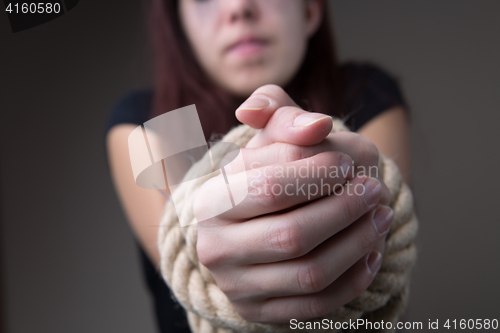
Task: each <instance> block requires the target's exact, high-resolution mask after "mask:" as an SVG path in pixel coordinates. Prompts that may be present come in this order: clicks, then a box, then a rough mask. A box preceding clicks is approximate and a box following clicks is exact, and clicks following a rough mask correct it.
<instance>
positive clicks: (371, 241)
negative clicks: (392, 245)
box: [356, 222, 378, 253]
mask: <svg viewBox="0 0 500 333" xmlns="http://www.w3.org/2000/svg"><path fill="white" fill-rule="evenodd" d="M370 224H371V225H372V226H373V223H371V222H370ZM374 229H375V227H373V228H372V227H370V229H369V230H361V231H360V232H358V233H356V238H357V243H358V246H359V249H360V250H361V251H362V252H365V253H367V252H369V251H370V250H371V249H372V248H373V247H374V246H375V244H376V242H377V240H378V236H377V235H376V231H375V230H374Z"/></svg>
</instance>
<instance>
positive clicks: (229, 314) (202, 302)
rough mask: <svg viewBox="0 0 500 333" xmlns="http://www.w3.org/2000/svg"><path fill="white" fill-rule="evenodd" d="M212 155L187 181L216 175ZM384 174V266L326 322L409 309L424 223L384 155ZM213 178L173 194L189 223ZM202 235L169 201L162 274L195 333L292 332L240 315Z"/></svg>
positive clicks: (240, 138)
mask: <svg viewBox="0 0 500 333" xmlns="http://www.w3.org/2000/svg"><path fill="white" fill-rule="evenodd" d="M345 130H348V129H347V128H346V127H345V126H344V125H343V123H342V122H341V121H340V120H334V129H333V130H332V132H337V131H345ZM256 133H257V131H256V130H254V129H252V128H250V127H249V126H247V125H240V126H239V127H236V128H234V129H233V130H231V131H230V132H229V133H228V134H227V135H226V136H225V137H224V138H223V139H222V141H224V142H233V143H236V144H238V145H239V146H240V147H245V145H246V144H247V143H248V141H250V139H251V138H252V137H253V136H254V135H255V134H256ZM219 148H220V147H217V145H215V146H214V147H213V148H212V156H213V159H214V164H215V163H217V165H218V164H219V162H220V160H221V159H222V157H224V155H225V154H226V153H228V152H226V151H223V150H224V147H222V148H220V149H219ZM207 155H208V154H206V155H205V156H204V157H203V159H205V161H203V160H202V161H200V162H198V163H197V164H195V165H193V167H191V169H190V170H189V171H188V175H186V177H189V179H194V178H196V177H194V176H193V175H196V174H205V175H206V174H207V173H210V172H211V170H204V169H203V168H204V166H206V165H210V162H209V163H204V162H206V159H208V158H209V156H207ZM379 169H380V174H381V176H382V179H383V180H384V182H385V184H386V185H387V187H388V188H389V190H390V193H391V204H390V206H391V208H392V209H393V210H394V219H393V222H392V225H391V229H390V231H389V234H388V236H387V238H386V246H385V252H384V256H383V259H382V266H381V268H380V270H379V272H378V274H377V275H376V277H375V279H374V280H373V282H372V283H371V285H370V286H369V288H368V289H367V290H366V291H364V292H363V293H362V294H361V295H360V296H359V297H357V298H356V299H354V300H353V301H351V302H350V303H348V304H346V305H344V306H342V307H341V308H339V309H338V310H336V311H335V312H333V313H331V314H329V315H328V316H325V317H323V318H328V319H329V320H333V321H339V322H343V321H348V320H349V319H352V320H355V319H358V318H364V319H367V320H369V321H371V322H380V321H382V320H384V322H388V321H390V322H392V323H393V324H394V323H395V322H396V321H397V320H398V317H399V315H400V314H401V313H402V311H403V309H404V307H405V305H406V302H407V299H408V292H409V282H410V271H411V268H412V266H413V264H414V262H415V260H416V248H415V244H414V240H415V237H416V234H417V229H418V221H417V218H416V216H415V213H414V211H413V196H412V193H411V191H410V189H409V187H408V186H407V185H406V184H405V183H404V182H403V181H402V178H401V175H400V173H399V171H398V168H397V167H396V165H395V164H394V162H392V161H391V160H390V159H388V158H386V157H384V156H381V158H380V161H379ZM207 171H208V172H207ZM208 178H209V176H208ZM208 178H207V176H205V177H201V178H199V179H198V180H197V181H196V182H190V183H183V184H181V186H180V187H179V188H177V189H176V191H175V192H174V193H173V194H172V195H173V196H174V197H175V200H174V201H175V202H176V204H177V209H178V210H179V212H180V214H185V215H184V216H183V217H185V218H188V219H189V221H191V220H193V221H194V216H193V213H192V209H191V207H192V204H193V199H194V197H195V195H193V193H195V191H196V190H197V189H198V188H199V187H200V186H201V185H202V184H203V183H204V182H205V181H206V180H207V179H208ZM197 230H198V229H197V227H196V224H192V225H189V226H187V227H184V228H182V227H181V226H180V224H179V222H178V217H177V213H176V209H175V207H174V206H173V204H172V203H171V202H169V203H168V204H167V205H166V207H165V211H164V215H163V216H162V219H161V223H160V228H159V234H158V246H159V250H160V255H161V273H162V275H163V278H164V279H165V281H166V282H167V284H168V285H169V287H170V289H171V290H172V292H173V294H174V296H175V298H176V299H177V300H178V302H179V303H180V304H181V305H182V306H183V307H184V309H185V310H186V312H187V316H188V321H189V325H190V327H191V330H192V331H193V332H194V333H226V332H227V333H229V332H248V333H250V332H252V333H253V332H273V333H274V332H289V331H291V329H290V326H289V325H288V324H284V325H270V324H258V323H250V322H247V321H245V320H244V319H243V318H241V317H240V316H239V315H238V313H237V312H236V311H235V310H234V309H233V307H232V305H231V303H230V302H229V300H228V298H227V297H226V296H225V294H224V293H223V292H222V291H221V290H220V289H219V287H218V286H217V284H216V283H215V281H214V279H213V278H212V276H211V274H210V271H209V270H208V269H207V268H206V267H204V266H203V265H202V264H201V263H200V262H199V261H198V257H197V253H196V240H197ZM323 318H320V319H316V320H318V321H319V320H321V319H323ZM323 331H324V330H323ZM335 331H336V330H332V331H331V332H335ZM386 331H387V332H391V331H393V330H386Z"/></svg>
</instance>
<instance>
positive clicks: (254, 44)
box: [227, 38, 268, 57]
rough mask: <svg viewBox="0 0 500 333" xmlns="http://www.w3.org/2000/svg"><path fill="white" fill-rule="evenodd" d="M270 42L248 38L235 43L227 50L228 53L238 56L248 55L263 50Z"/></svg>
mask: <svg viewBox="0 0 500 333" xmlns="http://www.w3.org/2000/svg"><path fill="white" fill-rule="evenodd" d="M267 45H268V43H267V41H265V40H263V39H257V38H248V39H243V40H241V41H238V42H236V43H234V44H233V45H232V46H230V47H229V48H228V50H227V53H228V54H232V55H235V56H238V57H248V56H252V55H254V54H258V53H260V52H262V51H263V50H264V49H265V48H266V47H267Z"/></svg>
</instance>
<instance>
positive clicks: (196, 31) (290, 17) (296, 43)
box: [166, 0, 322, 97]
mask: <svg viewBox="0 0 500 333" xmlns="http://www.w3.org/2000/svg"><path fill="white" fill-rule="evenodd" d="M166 1H171V0H166ZM179 11H180V13H179V14H180V18H181V22H182V25H183V28H184V31H185V33H186V36H187V38H188V40H189V42H190V43H191V46H192V48H193V51H194V53H195V56H196V58H197V59H198V62H199V63H200V64H201V66H202V67H203V68H204V69H205V71H206V72H207V73H208V75H209V76H210V77H211V78H212V79H213V80H214V81H215V82H216V83H217V84H219V85H220V86H222V87H223V88H225V89H226V90H228V91H229V92H231V93H233V94H235V95H237V96H242V97H245V96H248V95H249V94H251V93H252V92H253V91H254V90H255V89H257V88H258V87H260V86H262V85H264V84H268V83H274V84H277V85H280V86H284V85H286V84H287V83H288V82H289V81H290V80H291V78H292V77H293V76H294V75H295V74H296V73H297V71H298V69H299V67H300V65H301V63H302V60H303V59H304V56H305V53H306V47H307V40H308V38H309V37H310V36H312V35H313V34H314V32H315V31H316V29H317V27H318V26H319V23H320V18H321V11H322V8H321V2H320V1H319V0H180V6H179Z"/></svg>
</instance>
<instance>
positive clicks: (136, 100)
mask: <svg viewBox="0 0 500 333" xmlns="http://www.w3.org/2000/svg"><path fill="white" fill-rule="evenodd" d="M152 100H153V91H152V89H149V88H145V89H140V90H134V91H131V92H129V93H127V94H125V95H124V96H123V97H122V98H120V99H119V100H118V101H117V102H116V103H115V105H114V106H113V107H112V108H111V110H110V112H109V115H108V118H107V122H106V129H105V132H106V133H107V132H109V130H110V129H111V128H112V127H113V126H116V125H119V124H134V125H141V124H142V123H144V122H145V121H147V120H148V116H149V113H150V110H151V105H152Z"/></svg>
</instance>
